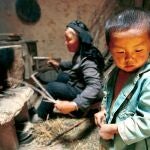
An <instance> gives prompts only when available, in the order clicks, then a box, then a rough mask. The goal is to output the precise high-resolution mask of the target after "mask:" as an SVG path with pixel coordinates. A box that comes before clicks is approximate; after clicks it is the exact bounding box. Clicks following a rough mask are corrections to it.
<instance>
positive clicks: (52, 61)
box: [47, 59, 60, 68]
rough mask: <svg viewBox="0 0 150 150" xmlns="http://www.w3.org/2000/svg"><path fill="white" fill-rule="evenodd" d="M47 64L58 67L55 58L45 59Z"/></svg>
mask: <svg viewBox="0 0 150 150" xmlns="http://www.w3.org/2000/svg"><path fill="white" fill-rule="evenodd" d="M47 64H51V65H52V66H53V67H57V68H58V67H59V64H60V62H58V61H57V60H55V59H50V60H48V61H47Z"/></svg>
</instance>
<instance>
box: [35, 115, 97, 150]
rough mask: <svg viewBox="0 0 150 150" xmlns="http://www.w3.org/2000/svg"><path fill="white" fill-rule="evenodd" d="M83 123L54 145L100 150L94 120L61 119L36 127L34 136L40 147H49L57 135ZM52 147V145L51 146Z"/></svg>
mask: <svg viewBox="0 0 150 150" xmlns="http://www.w3.org/2000/svg"><path fill="white" fill-rule="evenodd" d="M79 122H82V123H81V124H80V125H79V126H77V127H74V128H73V129H72V130H70V131H69V132H67V133H65V134H64V135H62V136H60V137H59V138H57V140H55V141H54V142H53V143H52V145H55V144H58V143H59V144H61V145H62V147H63V149H69V150H70V149H71V150H76V149H80V150H98V149H99V135H98V130H97V128H96V126H95V124H94V121H93V120H92V119H85V121H84V119H73V118H64V117H61V118H60V117H59V118H56V119H50V120H47V121H45V122H43V123H38V124H35V125H34V132H33V134H34V136H35V137H36V142H37V143H38V144H39V145H47V144H48V143H49V142H50V141H51V140H53V139H54V138H55V137H56V136H57V135H60V134H61V133H63V132H65V131H67V130H68V129H69V128H71V127H73V126H74V125H75V124H78V123H79ZM49 146H51V145H49Z"/></svg>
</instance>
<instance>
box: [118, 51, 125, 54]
mask: <svg viewBox="0 0 150 150" xmlns="http://www.w3.org/2000/svg"><path fill="white" fill-rule="evenodd" d="M116 53H118V54H124V53H125V52H124V51H117V52H116Z"/></svg>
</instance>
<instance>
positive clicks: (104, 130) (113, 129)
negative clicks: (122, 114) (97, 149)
mask: <svg viewBox="0 0 150 150" xmlns="http://www.w3.org/2000/svg"><path fill="white" fill-rule="evenodd" d="M114 134H118V126H117V124H103V125H102V126H101V127H100V128H99V135H100V137H101V138H102V139H104V140H110V139H113V137H114Z"/></svg>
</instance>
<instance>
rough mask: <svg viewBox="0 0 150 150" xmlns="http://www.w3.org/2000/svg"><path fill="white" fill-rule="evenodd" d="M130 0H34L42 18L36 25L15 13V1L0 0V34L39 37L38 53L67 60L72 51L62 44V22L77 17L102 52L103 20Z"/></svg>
mask: <svg viewBox="0 0 150 150" xmlns="http://www.w3.org/2000/svg"><path fill="white" fill-rule="evenodd" d="M127 1H128V3H127ZM132 1H133V0H122V1H121V0H111V1H110V0H75V1H70V0H37V2H38V4H39V6H40V9H41V17H40V19H39V21H38V22H37V23H35V24H26V23H24V22H22V21H21V20H20V19H19V18H18V17H17V15H16V7H15V3H16V0H0V34H1V33H20V34H22V35H23V38H24V39H28V40H30V39H31V40H38V42H37V48H38V54H39V55H41V56H48V55H51V56H54V57H61V58H62V59H68V58H69V57H70V56H71V54H70V53H69V52H68V51H67V49H66V47H65V45H64V30H65V25H66V24H67V23H68V22H70V21H71V20H74V19H80V20H82V21H84V22H85V23H86V24H87V25H88V27H89V28H90V30H91V33H92V35H93V37H94V43H95V45H96V46H97V47H98V48H99V49H100V50H101V51H104V50H105V42H104V41H105V39H104V30H103V24H104V21H105V20H106V19H107V18H108V17H109V16H110V15H111V14H112V13H114V12H115V10H117V9H119V8H120V6H119V5H120V4H122V5H125V6H126V7H128V6H132V5H133V3H131V2H132Z"/></svg>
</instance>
